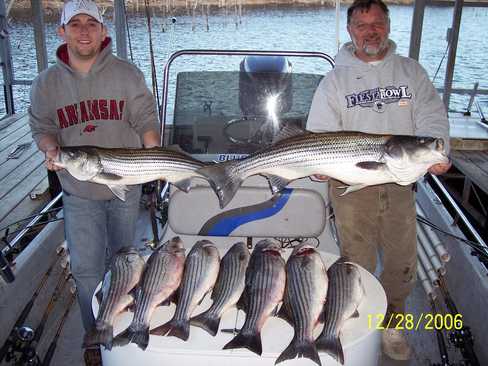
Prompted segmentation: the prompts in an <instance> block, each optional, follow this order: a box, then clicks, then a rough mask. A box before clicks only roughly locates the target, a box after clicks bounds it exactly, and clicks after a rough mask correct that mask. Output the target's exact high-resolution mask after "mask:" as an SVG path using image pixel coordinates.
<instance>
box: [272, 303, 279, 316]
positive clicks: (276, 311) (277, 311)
mask: <svg viewBox="0 0 488 366" xmlns="http://www.w3.org/2000/svg"><path fill="white" fill-rule="evenodd" d="M279 312H280V304H278V305H276V306H275V308H274V310H273V311H272V312H271V316H278V313H279Z"/></svg>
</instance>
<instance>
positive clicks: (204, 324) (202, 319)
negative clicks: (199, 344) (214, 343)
mask: <svg viewBox="0 0 488 366" xmlns="http://www.w3.org/2000/svg"><path fill="white" fill-rule="evenodd" d="M190 324H191V325H194V326H196V327H200V328H202V329H204V330H206V331H207V332H208V333H210V334H211V335H212V336H214V337H215V335H216V334H217V332H218V331H219V324H220V318H219V317H217V316H215V315H214V314H210V313H209V312H207V311H206V312H204V313H201V314H199V315H197V316H194V317H193V318H191V319H190Z"/></svg>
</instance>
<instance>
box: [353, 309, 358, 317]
mask: <svg viewBox="0 0 488 366" xmlns="http://www.w3.org/2000/svg"><path fill="white" fill-rule="evenodd" d="M351 318H359V311H358V309H356V310H354V313H352V315H351Z"/></svg>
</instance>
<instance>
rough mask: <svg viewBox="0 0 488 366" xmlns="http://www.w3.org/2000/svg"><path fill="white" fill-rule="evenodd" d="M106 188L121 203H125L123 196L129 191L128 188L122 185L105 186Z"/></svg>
mask: <svg viewBox="0 0 488 366" xmlns="http://www.w3.org/2000/svg"><path fill="white" fill-rule="evenodd" d="M107 187H108V188H109V189H110V190H111V191H112V193H113V194H114V195H115V196H116V197H117V198H118V199H120V200H121V201H124V202H125V194H126V192H128V191H129V188H127V186H124V185H107Z"/></svg>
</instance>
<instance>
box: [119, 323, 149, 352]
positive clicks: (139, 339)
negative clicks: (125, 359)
mask: <svg viewBox="0 0 488 366" xmlns="http://www.w3.org/2000/svg"><path fill="white" fill-rule="evenodd" d="M129 343H135V344H137V345H138V346H139V348H140V349H142V350H145V349H146V348H147V346H148V344H149V327H140V328H139V329H132V328H131V327H130V326H129V328H127V329H126V330H124V331H123V332H122V333H120V334H118V335H117V336H116V337H115V338H114V340H113V345H114V346H125V345H126V344H129Z"/></svg>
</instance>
